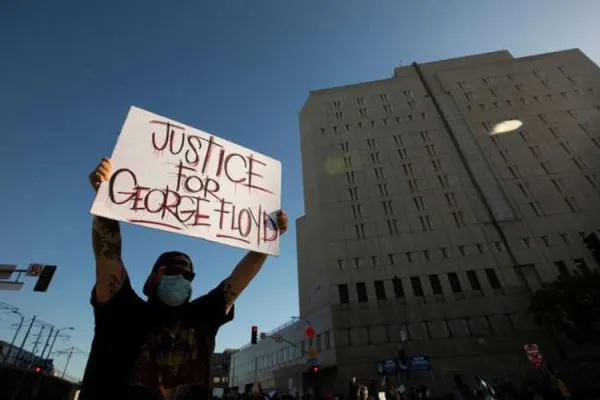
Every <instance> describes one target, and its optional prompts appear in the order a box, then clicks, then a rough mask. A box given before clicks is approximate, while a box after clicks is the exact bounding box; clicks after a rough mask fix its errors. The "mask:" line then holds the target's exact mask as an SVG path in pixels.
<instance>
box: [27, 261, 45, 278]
mask: <svg viewBox="0 0 600 400" xmlns="http://www.w3.org/2000/svg"><path fill="white" fill-rule="evenodd" d="M43 269H44V264H29V267H27V273H26V274H25V275H27V276H40V274H41V273H42V270H43Z"/></svg>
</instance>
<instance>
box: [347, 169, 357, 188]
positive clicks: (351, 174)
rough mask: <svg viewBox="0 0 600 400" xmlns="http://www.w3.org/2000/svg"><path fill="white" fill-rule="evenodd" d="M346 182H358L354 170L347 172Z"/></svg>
mask: <svg viewBox="0 0 600 400" xmlns="http://www.w3.org/2000/svg"><path fill="white" fill-rule="evenodd" d="M346 183H347V184H348V185H354V184H356V179H355V174H354V171H352V172H346Z"/></svg>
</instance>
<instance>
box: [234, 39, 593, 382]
mask: <svg viewBox="0 0 600 400" xmlns="http://www.w3.org/2000/svg"><path fill="white" fill-rule="evenodd" d="M504 121H513V123H512V125H513V126H512V128H516V129H515V130H512V131H508V132H507V131H506V129H505V130H502V129H499V128H498V127H499V125H498V124H501V123H502V122H504ZM514 121H518V122H519V123H521V124H522V125H521V126H518V124H515V123H514ZM300 138H301V151H302V165H303V181H304V207H305V216H303V217H301V218H299V219H298V221H297V248H298V284H299V293H300V299H299V300H300V316H301V317H302V318H304V319H306V320H310V321H311V323H312V325H313V326H314V327H315V329H316V330H317V333H318V334H319V337H318V338H316V344H315V345H316V347H318V349H319V350H320V351H319V352H318V355H317V358H318V360H319V363H320V364H321V368H320V371H319V372H318V373H317V374H312V375H311V374H307V373H306V372H307V370H308V366H307V361H306V357H305V356H304V353H303V352H302V351H296V350H291V349H294V347H293V346H291V345H290V344H297V345H298V346H299V347H300V348H306V343H305V342H306V341H305V340H303V339H304V338H303V336H302V329H301V327H302V326H303V325H302V324H303V321H302V320H301V321H297V322H295V323H294V324H292V325H290V326H287V327H285V328H284V329H283V330H279V331H278V332H276V333H274V334H281V335H282V336H284V337H287V338H289V343H286V342H279V343H278V342H275V341H273V340H266V341H263V342H261V343H259V344H258V345H256V346H249V347H247V348H244V349H242V350H241V351H239V352H238V353H236V354H235V356H234V358H233V360H232V368H231V369H232V374H231V385H232V386H237V387H240V388H241V387H242V386H244V385H247V384H251V383H256V382H263V383H265V382H266V383H267V384H271V385H272V386H274V387H277V388H279V389H280V390H282V388H283V386H285V383H286V382H288V381H289V379H290V378H292V380H293V381H300V380H302V381H303V382H304V384H303V385H298V387H299V388H300V387H301V386H303V387H304V388H306V387H307V386H312V387H315V388H316V390H317V391H319V392H320V393H323V392H325V391H330V392H331V391H336V390H338V391H342V392H345V390H346V389H347V382H348V381H349V379H350V378H351V377H353V376H357V377H371V376H376V375H377V371H376V367H375V366H376V362H377V360H380V359H385V358H390V357H394V356H396V355H397V353H398V350H399V349H400V348H404V350H405V352H406V354H407V355H426V356H429V357H430V360H431V366H432V370H431V372H430V373H427V374H414V375H413V376H412V377H411V383H414V384H420V383H425V384H427V385H428V386H429V387H430V388H431V389H432V392H433V393H441V392H443V391H446V390H448V389H449V388H450V387H451V386H452V377H453V375H454V374H456V373H460V374H462V375H463V376H464V377H465V379H469V381H470V380H471V379H472V377H473V376H474V375H476V374H477V375H483V376H486V377H490V378H492V377H499V378H506V379H515V380H516V379H519V378H520V377H522V376H523V375H524V374H526V373H527V372H528V371H530V368H531V366H530V365H529V364H528V361H527V358H526V357H525V354H524V350H523V346H524V345H525V344H532V343H535V344H538V346H539V348H540V349H541V351H542V353H543V354H544V355H545V357H546V359H549V360H556V359H557V358H558V353H560V352H563V353H565V352H567V353H569V352H572V351H574V350H573V348H572V347H570V346H569V345H568V344H567V343H562V339H561V338H560V336H557V335H555V334H551V333H550V332H549V331H548V330H542V329H540V328H538V327H537V326H536V325H535V324H534V323H533V322H532V320H531V318H530V317H529V315H528V307H529V304H530V299H531V293H533V292H535V291H536V290H537V289H539V288H540V287H541V285H542V283H544V282H548V281H552V280H554V279H555V278H556V277H557V275H558V274H560V273H565V274H566V273H572V272H574V271H575V270H578V269H579V270H585V269H588V268H589V269H591V268H596V267H597V266H596V265H594V261H593V259H592V258H591V256H590V254H589V253H588V251H587V249H586V248H585V246H584V245H583V243H582V240H581V238H582V235H584V234H586V233H589V232H592V231H595V230H597V229H599V228H600V69H599V68H598V66H596V65H595V64H594V63H593V62H592V61H591V60H589V59H588V58H587V57H586V56H585V55H584V54H583V53H582V52H581V51H579V50H567V51H561V52H556V53H549V54H541V55H535V56H530V57H522V58H514V57H513V56H512V55H511V54H510V53H509V52H508V51H499V52H494V53H487V54H481V55H475V56H469V57H462V58H456V59H450V60H443V61H439V62H431V63H425V64H416V63H414V64H412V65H409V66H402V67H399V68H396V69H395V71H394V75H393V77H392V78H390V79H384V80H380V81H374V82H367V83H360V84H355V85H350V86H344V87H338V88H330V89H324V90H318V91H313V92H311V93H310V96H309V98H308V101H307V102H306V104H305V106H304V107H303V109H302V111H301V113H300ZM303 346H304V347H303ZM286 349H287V350H286ZM559 349H560V350H559ZM307 381H310V385H308V384H307V383H306V382H307ZM263 386H264V385H263Z"/></svg>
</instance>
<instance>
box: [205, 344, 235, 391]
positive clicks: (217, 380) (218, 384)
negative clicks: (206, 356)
mask: <svg viewBox="0 0 600 400" xmlns="http://www.w3.org/2000/svg"><path fill="white" fill-rule="evenodd" d="M234 352H235V350H231V349H225V350H223V352H222V353H214V354H213V356H212V360H211V373H210V375H211V381H212V387H213V389H215V388H219V389H222V390H223V391H225V390H227V388H228V387H229V365H230V363H231V354H233V353H234Z"/></svg>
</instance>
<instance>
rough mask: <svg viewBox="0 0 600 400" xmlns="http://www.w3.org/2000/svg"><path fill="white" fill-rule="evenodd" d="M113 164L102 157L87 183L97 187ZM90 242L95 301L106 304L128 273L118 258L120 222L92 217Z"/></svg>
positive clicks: (105, 179) (104, 179)
mask: <svg viewBox="0 0 600 400" xmlns="http://www.w3.org/2000/svg"><path fill="white" fill-rule="evenodd" d="M111 173H112V163H111V161H110V159H108V158H104V159H103V160H102V161H101V162H100V164H98V166H97V167H96V169H94V171H93V172H92V173H91V174H90V184H91V185H92V188H94V190H98V187H99V186H100V184H101V183H102V182H104V181H107V180H108V179H110V175H111ZM92 245H93V248H94V256H95V258H96V300H97V301H98V303H106V302H108V301H109V300H110V299H112V297H113V296H114V295H115V294H116V293H117V292H118V291H119V290H120V289H121V287H122V286H123V282H125V279H126V278H127V272H126V271H125V267H124V266H123V261H122V259H121V228H120V226H119V222H117V221H113V220H110V219H107V218H102V217H94V222H93V223H92Z"/></svg>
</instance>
